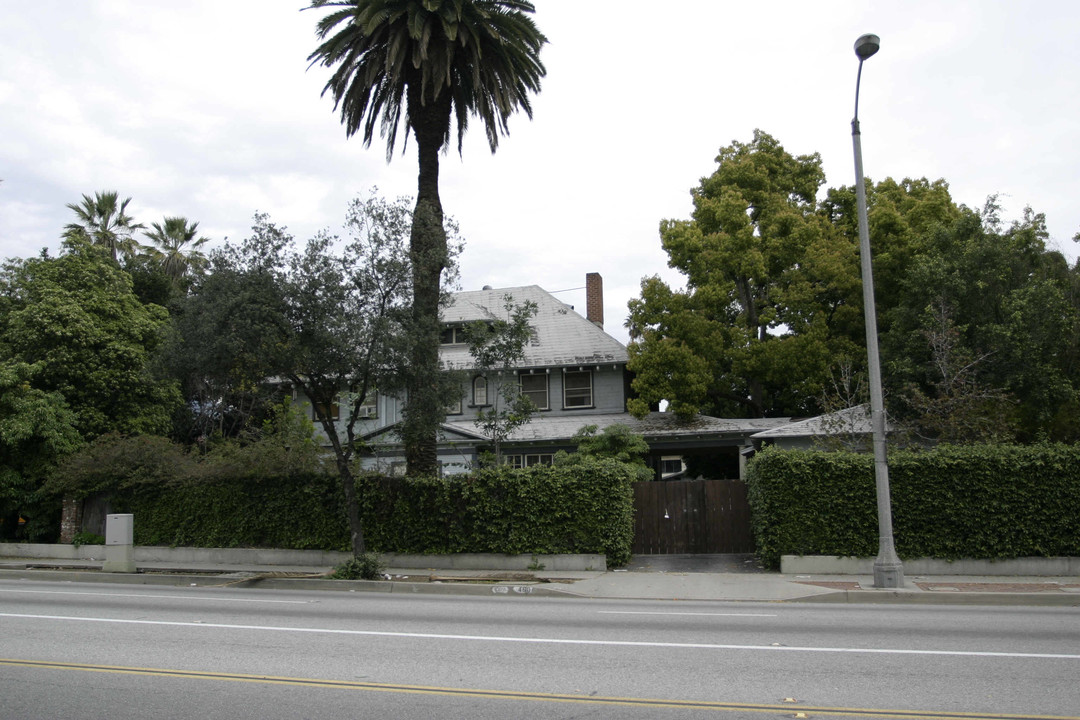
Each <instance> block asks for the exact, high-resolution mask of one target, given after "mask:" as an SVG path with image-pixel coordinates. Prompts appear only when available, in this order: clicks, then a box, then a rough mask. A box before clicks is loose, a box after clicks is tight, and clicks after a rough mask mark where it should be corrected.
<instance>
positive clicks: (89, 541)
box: [71, 530, 105, 547]
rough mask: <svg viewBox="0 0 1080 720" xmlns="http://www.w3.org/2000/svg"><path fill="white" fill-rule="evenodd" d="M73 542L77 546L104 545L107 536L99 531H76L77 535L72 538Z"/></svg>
mask: <svg viewBox="0 0 1080 720" xmlns="http://www.w3.org/2000/svg"><path fill="white" fill-rule="evenodd" d="M71 544H72V545H74V546H75V547H82V546H83V545H104V544H105V538H103V537H102V536H100V535H98V534H97V533H92V532H86V531H85V530H83V531H81V532H77V533H75V537H73V538H72V539H71Z"/></svg>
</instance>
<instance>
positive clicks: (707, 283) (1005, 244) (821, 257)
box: [627, 131, 1080, 442]
mask: <svg viewBox="0 0 1080 720" xmlns="http://www.w3.org/2000/svg"><path fill="white" fill-rule="evenodd" d="M717 164H718V166H717V170H716V171H715V172H714V173H713V174H712V175H711V176H709V177H707V178H704V179H703V180H702V181H701V183H700V185H699V186H697V187H696V188H694V189H693V190H692V191H691V196H692V198H693V201H694V211H693V214H692V216H691V218H690V219H688V220H665V221H663V222H662V223H661V226H660V237H661V242H662V245H663V247H664V250H665V251H666V252H667V253H668V257H669V265H670V266H671V267H673V268H675V269H677V270H679V271H680V272H681V273H682V274H683V276H684V277H685V279H686V287H685V288H683V289H673V288H671V287H670V286H668V285H667V284H666V283H664V282H662V281H661V280H660V279H659V278H657V277H649V278H645V279H644V280H643V281H642V286H641V296H640V297H639V298H637V299H634V300H632V301H631V302H630V318H629V321H628V323H627V324H628V327H629V328H630V334H631V340H632V341H631V344H630V347H629V351H630V356H631V362H630V369H631V370H632V371H633V372H634V373H635V379H634V383H633V388H634V390H635V391H636V393H637V397H636V398H635V399H633V400H632V401H631V406H630V407H631V410H632V411H633V412H635V413H637V414H643V413H645V412H647V411H648V409H649V408H650V407H651V406H652V407H655V406H656V404H658V403H659V402H661V401H667V402H668V403H669V407H670V409H671V410H673V411H675V412H677V413H679V414H681V415H692V414H694V413H696V412H703V413H706V414H712V415H718V416H733V417H747V416H762V415H763V416H806V415H812V414H816V413H818V412H820V411H822V410H823V409H829V410H835V409H837V406H836V403H835V400H836V398H835V397H830V395H835V388H837V387H838V386H840V385H847V386H850V387H855V386H857V385H858V383H857V382H850V381H852V380H853V379H857V376H858V375H859V373H860V372H863V371H864V370H865V363H866V346H865V336H864V332H863V320H862V298H861V279H860V276H859V269H858V240H857V228H856V212H855V192H854V188H851V187H839V188H835V189H829V190H827V192H826V193H825V196H824V199H823V200H822V201H821V202H818V201H817V200H816V197H817V194H818V192H819V191H820V189H821V188H822V187H823V185H824V182H825V178H824V175H823V174H822V172H821V167H820V159H819V158H818V157H817V155H816V154H815V155H803V156H797V157H796V156H792V155H791V154H789V153H787V152H786V151H785V150H784V149H783V148H782V147H781V146H780V144H779V143H778V142H777V141H776V140H775V139H774V138H772V137H771V136H769V135H767V134H765V133H762V132H761V131H757V132H755V134H754V139H753V141H752V142H750V143H745V144H744V143H739V142H735V143H733V144H732V145H731V146H729V147H726V148H724V149H722V150H721V151H720V154H719V155H718V157H717ZM867 198H868V204H869V211H868V220H869V230H870V238H871V245H872V247H873V253H874V254H873V264H874V277H875V285H876V296H877V297H876V306H877V313H878V319H879V328H880V338H881V340H880V345H881V354H882V363H883V365H882V367H883V375H884V378H883V379H884V384H885V386H886V405H887V406H888V409H889V412H890V414H891V415H892V416H893V417H894V419H896V420H897V421H903V422H905V423H907V424H908V426H909V427H911V428H913V429H914V431H915V432H916V433H917V434H919V435H921V436H923V437H927V438H932V439H936V440H945V441H952V442H973V441H994V440H1025V441H1026V440H1034V439H1037V438H1039V437H1046V438H1050V439H1056V440H1067V441H1075V440H1077V439H1080V362H1078V359H1080V292H1078V291H1080V265H1074V266H1073V267H1071V268H1070V267H1069V265H1068V263H1067V262H1066V260H1065V258H1064V256H1062V254H1061V253H1060V252H1059V251H1057V250H1054V249H1052V248H1048V247H1047V239H1048V237H1047V233H1046V226H1045V218H1043V216H1042V215H1041V214H1039V213H1036V212H1034V211H1033V210H1031V209H1030V208H1029V209H1026V210H1025V211H1024V214H1023V217H1022V218H1021V219H1019V220H1016V221H1013V222H1011V223H1006V222H1005V221H1004V220H1002V218H1001V217H1000V207H999V206H998V204H997V202H996V198H994V197H991V198H989V199H988V201H987V203H986V205H985V206H984V207H983V208H981V209H978V210H975V209H971V208H968V207H966V206H963V205H957V204H956V203H955V202H954V201H953V199H952V197H951V195H950V193H949V188H948V184H947V183H946V182H945V181H944V180H936V181H929V180H927V179H925V178H922V179H905V180H903V181H896V180H893V179H891V178H886V179H885V180H883V181H881V182H878V183H874V182H872V181H869V180H867ZM841 376H843V377H845V380H844V382H843V383H838V382H837V379H838V378H840V377H841ZM847 400H849V401H851V402H861V401H864V400H861V399H860V398H859V397H855V396H852V397H849V398H847Z"/></svg>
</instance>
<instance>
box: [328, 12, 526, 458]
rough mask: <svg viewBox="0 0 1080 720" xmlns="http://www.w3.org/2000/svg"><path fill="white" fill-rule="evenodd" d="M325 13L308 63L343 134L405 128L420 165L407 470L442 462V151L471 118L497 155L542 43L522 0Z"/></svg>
mask: <svg viewBox="0 0 1080 720" xmlns="http://www.w3.org/2000/svg"><path fill="white" fill-rule="evenodd" d="M311 7H312V8H330V9H331V12H330V13H329V14H328V15H326V16H325V17H323V18H322V19H321V20H320V21H319V22H318V24H317V26H316V35H317V37H318V39H319V41H320V45H319V46H318V48H317V49H316V50H315V51H314V52H313V53H312V54H311V55H310V56H309V58H308V59H309V60H310V61H311V64H312V65H315V64H320V65H323V66H325V67H328V68H335V69H334V72H333V74H332V75H331V77H330V80H329V81H328V82H327V83H326V86H325V88H324V90H323V92H324V93H325V92H327V91H329V92H330V93H331V94H332V95H333V97H334V108H335V110H337V109H339V108H340V112H341V121H342V123H343V124H344V125H345V131H346V134H347V135H349V136H352V135H353V134H355V133H356V132H358V131H361V130H362V134H363V138H364V143H365V144H370V143H371V141H372V139H373V138H374V135H375V130H376V127H378V128H379V131H380V133H381V134H382V135H383V136H384V137H385V138H386V140H387V158H388V159H389V158H390V157H391V156H392V154H393V151H394V147H395V145H396V142H397V136H398V130H399V127H400V126H401V125H402V123H404V127H405V132H406V134H407V133H408V132H410V131H411V132H412V133H413V136H414V138H415V140H416V148H417V156H418V162H419V170H420V172H419V177H418V182H417V196H416V207H415V209H414V211H413V219H412V227H411V232H410V239H409V256H410V260H411V262H412V273H413V275H412V284H413V297H412V311H411V312H412V314H411V323H412V327H411V330H410V333H409V335H410V336H411V338H412V340H413V345H412V348H411V350H410V353H409V359H410V376H409V382H408V404H407V406H406V409H405V416H404V426H403V428H402V435H403V439H404V441H405V446H406V460H407V463H408V470H409V472H410V473H411V474H414V475H423V474H433V473H434V472H435V471H436V469H437V456H436V434H437V428H438V426H439V423H440V422H442V420H443V410H442V408H443V406H442V405H440V404H439V403H438V401H437V399H436V398H435V397H434V394H435V393H436V392H437V390H436V389H437V388H438V387H439V386H440V383H439V380H438V377H439V303H440V289H441V275H442V272H443V270H444V269H445V268H446V266H447V264H448V249H447V242H446V231H445V227H444V218H443V208H442V202H441V201H440V199H439V153H440V152H441V151H442V150H443V149H444V148H445V147H446V146H447V145H448V144H449V142H450V138H451V124H452V123H451V119H454V120H456V123H457V136H458V150H459V152H460V151H461V147H462V142H463V139H464V134H465V130H466V128H467V126H468V120H469V116H470V115H476V116H477V117H478V118H479V119H480V121H481V122H482V123H483V125H484V129H485V133H486V135H487V140H488V144H489V146H490V147H491V150H492V152H494V151H495V149H496V148H497V146H498V141H499V137H500V135H502V134H505V133H506V132H507V131H508V124H507V121H508V119H509V116H510V115H511V114H513V112H515V111H516V110H518V109H521V110H523V111H524V112H525V113H526V114H527V115H529V116H530V117H531V116H532V107H531V105H530V103H529V93H530V92H537V91H539V88H540V79H541V78H542V77H543V76H544V74H545V70H544V66H543V65H542V64H541V63H540V59H539V54H540V49H541V47H542V46H543V45H544V43H546V42H547V39H546V38H545V37H544V35H543V34H541V33H540V31H539V30H538V29H537V27H536V25H535V23H534V22H533V20H532V18H531V17H530V14H531V13H532V12H533V6H532V4H531V3H529V2H524V1H523V0H430V1H427V2H415V0H341V1H339V2H332V1H331V0H313V2H312V4H311Z"/></svg>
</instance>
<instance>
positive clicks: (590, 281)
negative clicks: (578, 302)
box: [585, 272, 604, 330]
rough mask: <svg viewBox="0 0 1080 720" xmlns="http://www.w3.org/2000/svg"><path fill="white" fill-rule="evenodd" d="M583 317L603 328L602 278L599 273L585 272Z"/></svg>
mask: <svg viewBox="0 0 1080 720" xmlns="http://www.w3.org/2000/svg"><path fill="white" fill-rule="evenodd" d="M585 318H586V319H587V320H589V321H590V322H591V323H592V324H593V325H596V327H598V328H600V329H601V330H603V329H604V278H602V277H600V273H594V272H592V273H586V274H585Z"/></svg>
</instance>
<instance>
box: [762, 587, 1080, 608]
mask: <svg viewBox="0 0 1080 720" xmlns="http://www.w3.org/2000/svg"><path fill="white" fill-rule="evenodd" d="M780 602H788V603H823V604H848V603H850V604H859V605H994V606H1003V605H1027V606H1038V607H1080V597H1077V596H1076V595H1065V594H1060V595H1059V594H1057V593H1038V592H1033V593H1007V592H957V593H944V592H925V591H918V590H838V591H836V592H832V593H828V594H825V595H810V596H807V597H801V598H794V599H791V600H782V601H780Z"/></svg>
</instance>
